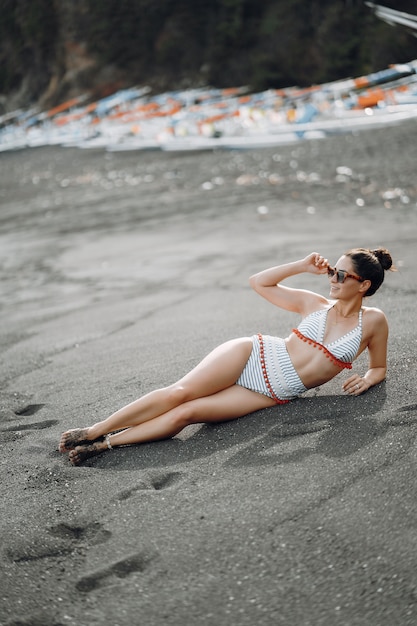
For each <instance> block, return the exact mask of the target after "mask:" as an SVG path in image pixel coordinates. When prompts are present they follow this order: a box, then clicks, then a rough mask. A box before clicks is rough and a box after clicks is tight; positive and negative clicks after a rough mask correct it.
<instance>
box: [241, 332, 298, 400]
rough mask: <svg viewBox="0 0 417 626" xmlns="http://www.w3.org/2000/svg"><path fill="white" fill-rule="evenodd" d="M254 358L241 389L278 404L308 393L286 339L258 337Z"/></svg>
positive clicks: (249, 363)
mask: <svg viewBox="0 0 417 626" xmlns="http://www.w3.org/2000/svg"><path fill="white" fill-rule="evenodd" d="M252 342H253V347H252V352H251V355H250V357H249V359H248V361H247V363H246V365H245V367H244V369H243V372H242V373H241V375H240V376H239V378H238V380H237V381H236V384H237V385H240V386H241V387H245V388H246V389H250V390H251V391H257V392H258V393H263V394H264V395H265V396H268V397H269V398H272V399H274V400H275V402H277V404H283V403H285V402H289V401H290V400H293V399H294V398H297V397H298V396H300V395H301V394H302V393H304V392H305V391H307V387H305V386H304V385H303V383H302V381H301V379H300V377H299V376H298V374H297V372H296V371H295V369H294V366H293V364H292V363H291V359H290V356H289V354H288V352H287V347H286V345H285V341H284V339H281V337H272V336H270V335H261V334H259V335H254V336H253V337H252Z"/></svg>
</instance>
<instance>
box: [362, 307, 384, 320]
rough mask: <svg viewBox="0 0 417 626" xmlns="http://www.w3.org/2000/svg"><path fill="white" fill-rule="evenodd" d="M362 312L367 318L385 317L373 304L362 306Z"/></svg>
mask: <svg viewBox="0 0 417 626" xmlns="http://www.w3.org/2000/svg"><path fill="white" fill-rule="evenodd" d="M362 312H363V314H364V315H365V316H366V317H367V318H368V319H372V318H375V319H387V316H386V315H385V313H384V311H382V310H381V309H378V308H377V307H374V306H363V307H362Z"/></svg>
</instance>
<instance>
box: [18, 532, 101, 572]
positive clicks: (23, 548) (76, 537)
mask: <svg viewBox="0 0 417 626" xmlns="http://www.w3.org/2000/svg"><path fill="white" fill-rule="evenodd" d="M46 531H47V535H46V536H45V537H43V539H42V542H39V541H29V542H28V543H25V544H22V545H19V544H17V545H15V546H13V547H12V548H9V549H8V550H7V556H8V557H9V559H10V560H11V561H13V562H14V563H22V562H30V561H39V560H41V559H47V558H54V557H62V556H65V555H66V554H69V553H71V552H73V550H74V548H76V547H77V545H78V544H82V543H83V542H88V545H97V544H100V543H104V542H106V541H108V540H109V539H110V537H111V532H110V531H108V530H105V529H104V528H103V526H102V524H100V523H99V522H91V523H90V524H86V525H81V524H80V525H74V524H73V525H71V524H64V523H61V524H57V525H55V526H51V527H50V528H47V529H46Z"/></svg>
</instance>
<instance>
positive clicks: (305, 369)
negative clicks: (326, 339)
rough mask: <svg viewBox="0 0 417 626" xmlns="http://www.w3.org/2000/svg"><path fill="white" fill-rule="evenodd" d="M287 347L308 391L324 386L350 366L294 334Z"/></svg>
mask: <svg viewBox="0 0 417 626" xmlns="http://www.w3.org/2000/svg"><path fill="white" fill-rule="evenodd" d="M285 345H286V348H287V352H288V355H289V357H290V359H291V362H292V364H293V367H294V369H295V370H296V372H297V374H298V376H299V377H300V379H301V381H302V382H303V384H304V385H305V386H306V387H307V388H308V389H311V388H312V387H317V386H318V385H323V384H324V383H326V382H328V381H329V380H331V379H332V378H334V377H335V376H336V375H337V374H338V373H339V372H340V371H341V370H342V369H343V367H346V366H348V367H349V366H350V364H343V365H342V364H341V363H339V362H338V361H337V359H335V360H334V359H332V358H329V354H328V351H325V350H319V349H317V346H315V345H312V344H310V343H308V342H304V341H300V338H299V337H297V336H296V335H295V334H294V333H292V334H291V335H290V336H289V337H287V338H286V339H285Z"/></svg>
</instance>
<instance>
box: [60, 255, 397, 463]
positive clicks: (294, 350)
mask: <svg viewBox="0 0 417 626" xmlns="http://www.w3.org/2000/svg"><path fill="white" fill-rule="evenodd" d="M390 268H392V258H391V255H390V253H389V252H388V250H386V249H384V248H378V249H376V250H365V249H363V248H357V249H353V250H349V251H348V252H346V253H345V254H344V255H343V256H341V257H340V259H339V260H338V261H337V263H336V266H335V267H331V266H330V265H329V263H328V262H327V259H325V258H323V257H322V256H321V255H320V254H317V253H316V252H312V253H311V254H309V255H308V256H306V257H305V258H304V259H301V260H299V261H295V262H294V263H285V264H284V265H279V266H277V267H272V268H270V269H267V270H264V271H263V272H260V273H259V274H255V275H254V276H252V277H251V278H250V285H251V286H252V287H253V289H254V290H255V291H256V292H257V293H259V294H260V295H261V296H263V297H264V298H266V299H267V300H269V302H271V303H272V304H274V305H276V306H278V307H280V308H282V309H286V310H287V311H293V312H294V313H299V314H300V315H301V316H302V318H303V319H302V321H301V323H300V325H299V326H298V328H296V329H293V330H292V332H291V334H290V335H289V336H288V337H287V338H286V339H281V338H279V337H271V336H269V335H261V334H258V335H254V336H253V337H243V338H240V339H232V340H231V341H228V342H226V343H224V344H222V345H220V346H219V347H217V348H215V349H214V350H213V351H212V352H211V353H210V354H209V355H208V356H206V357H205V358H204V359H203V360H202V361H201V363H200V364H199V365H197V366H196V367H195V368H194V369H193V370H191V372H189V373H188V374H186V375H185V376H184V377H183V378H181V379H180V380H179V381H178V382H176V383H174V384H173V385H170V386H168V387H165V388H163V389H158V390H156V391H152V392H151V393H148V394H146V395H144V396H143V397H142V398H139V399H138V400H135V401H134V402H132V403H131V404H128V405H127V406H125V407H124V408H122V409H120V410H119V411H117V412H116V413H114V414H113V415H111V416H110V417H108V418H107V419H105V420H103V421H102V422H97V423H96V424H94V425H93V426H90V427H88V428H80V429H75V430H69V431H67V432H65V433H63V435H62V437H61V441H60V444H59V450H60V452H69V460H70V461H71V463H72V464H73V465H80V464H81V463H82V462H83V461H85V460H86V459H88V458H89V457H91V456H94V455H96V454H100V453H102V452H104V451H105V450H109V449H110V450H111V449H112V448H114V447H115V446H125V445H127V444H133V443H144V442H147V441H156V440H159V439H166V438H169V437H173V436H174V435H176V434H177V433H179V432H180V431H181V430H182V429H183V428H184V427H185V426H187V425H188V424H195V423H201V422H222V421H226V420H232V419H235V418H237V417H241V416H242V415H247V414H248V413H252V412H253V411H258V410H260V409H264V408H266V407H270V406H274V404H283V403H286V402H289V401H290V400H292V399H293V398H297V397H298V396H300V395H301V394H302V393H303V392H305V391H307V389H311V388H312V387H317V386H319V385H322V384H323V383H326V382H327V381H329V380H331V379H332V378H334V377H335V376H336V375H337V374H339V372H341V371H342V369H344V368H348V369H351V367H352V365H351V362H352V361H354V360H355V359H356V358H357V357H358V356H359V355H360V354H361V352H363V351H364V350H365V349H366V348H367V349H368V354H369V368H368V371H367V372H366V374H365V375H364V376H359V374H352V375H351V376H349V377H348V378H347V379H346V380H345V382H344V383H343V385H342V389H343V391H345V392H346V393H348V394H351V395H353V396H358V395H359V394H361V393H363V392H364V391H366V390H367V389H369V387H371V386H372V385H376V384H377V383H380V382H381V381H382V380H384V378H385V375H386V370H387V366H386V357H387V340H388V324H387V320H386V317H385V315H384V313H383V312H382V311H380V310H379V309H375V308H371V307H365V306H362V301H363V298H364V297H365V296H372V295H373V294H374V293H375V292H376V290H377V289H378V288H379V287H380V285H381V284H382V282H383V280H384V272H385V270H388V269H390ZM304 272H306V273H310V274H327V275H328V277H329V280H330V294H329V296H330V298H329V299H328V298H325V297H324V296H321V295H319V294H317V293H314V292H312V291H306V290H304V289H293V288H290V287H285V286H283V285H282V284H281V283H282V281H283V280H284V279H286V278H289V277H290V276H295V275H296V274H302V273H304ZM116 431H117V432H116ZM111 433H113V434H111Z"/></svg>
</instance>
